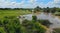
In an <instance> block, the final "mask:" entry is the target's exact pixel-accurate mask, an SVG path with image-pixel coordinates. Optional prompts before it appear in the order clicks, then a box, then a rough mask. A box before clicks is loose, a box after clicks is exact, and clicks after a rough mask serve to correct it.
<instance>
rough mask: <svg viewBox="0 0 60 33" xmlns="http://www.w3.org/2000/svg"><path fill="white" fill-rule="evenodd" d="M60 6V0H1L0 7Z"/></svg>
mask: <svg viewBox="0 0 60 33" xmlns="http://www.w3.org/2000/svg"><path fill="white" fill-rule="evenodd" d="M36 6H40V7H42V8H43V7H60V0H0V8H34V7H36Z"/></svg>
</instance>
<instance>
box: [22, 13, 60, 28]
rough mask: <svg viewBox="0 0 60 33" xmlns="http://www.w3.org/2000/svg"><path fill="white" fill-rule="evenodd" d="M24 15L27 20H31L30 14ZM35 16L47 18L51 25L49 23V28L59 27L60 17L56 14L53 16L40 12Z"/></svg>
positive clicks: (42, 18)
mask: <svg viewBox="0 0 60 33" xmlns="http://www.w3.org/2000/svg"><path fill="white" fill-rule="evenodd" d="M23 16H24V17H25V19H27V20H32V14H28V15H23ZM36 16H37V19H41V20H49V21H50V22H51V23H52V25H50V28H60V19H59V18H58V17H56V16H53V15H52V14H51V13H48V14H46V13H40V14H38V15H36Z"/></svg>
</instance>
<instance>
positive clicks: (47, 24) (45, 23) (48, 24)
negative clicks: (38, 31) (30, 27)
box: [38, 20, 52, 27]
mask: <svg viewBox="0 0 60 33" xmlns="http://www.w3.org/2000/svg"><path fill="white" fill-rule="evenodd" d="M38 22H39V23H41V24H42V25H44V26H47V27H49V26H50V24H52V23H50V22H49V21H48V20H38Z"/></svg>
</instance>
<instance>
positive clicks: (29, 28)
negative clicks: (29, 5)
mask: <svg viewBox="0 0 60 33" xmlns="http://www.w3.org/2000/svg"><path fill="white" fill-rule="evenodd" d="M22 26H24V27H25V29H26V33H44V32H45V31H46V29H45V28H44V27H42V25H40V23H39V22H33V21H28V20H24V21H23V23H22Z"/></svg>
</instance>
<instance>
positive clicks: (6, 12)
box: [0, 10, 31, 18]
mask: <svg viewBox="0 0 60 33" xmlns="http://www.w3.org/2000/svg"><path fill="white" fill-rule="evenodd" d="M30 13H31V12H30V11H28V10H0V18H3V17H4V16H19V15H24V14H30Z"/></svg>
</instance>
